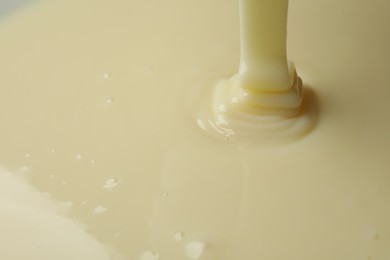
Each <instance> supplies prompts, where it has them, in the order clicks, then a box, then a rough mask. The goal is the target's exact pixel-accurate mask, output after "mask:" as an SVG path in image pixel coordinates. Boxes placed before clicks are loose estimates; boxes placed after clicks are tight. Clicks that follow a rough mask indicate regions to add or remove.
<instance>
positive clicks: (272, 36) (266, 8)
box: [198, 0, 316, 142]
mask: <svg viewBox="0 0 390 260" xmlns="http://www.w3.org/2000/svg"><path fill="white" fill-rule="evenodd" d="M288 4H289V1H288V0H276V1H275V0H262V1H259V0H240V1H239V6H240V8H239V9H240V41H241V51H240V54H241V61H240V67H239V72H238V73H237V74H236V75H234V76H233V77H231V78H228V79H223V80H220V81H219V82H217V83H215V84H216V86H215V87H212V86H211V87H210V86H208V87H209V88H213V90H212V91H208V92H207V94H205V96H206V97H204V98H203V99H205V101H203V103H201V106H202V108H201V112H200V115H199V119H198V124H199V126H200V127H201V128H202V129H204V130H206V131H208V132H209V133H213V134H217V135H220V136H222V137H224V138H230V139H232V140H233V139H234V140H235V141H249V142H253V141H257V140H261V141H263V142H264V141H265V140H269V139H271V138H274V139H275V140H276V141H278V142H281V141H283V140H284V139H287V140H294V139H297V138H301V137H302V136H304V135H305V134H307V133H308V132H309V131H310V129H311V128H312V127H313V124H314V121H315V114H316V111H315V110H316V108H315V104H314V100H313V96H312V95H311V94H310V92H309V91H308V90H304V89H303V86H302V85H303V84H302V80H301V79H300V78H299V76H298V75H297V72H296V70H295V67H294V65H293V64H292V63H288V61H287V49H286V48H287V46H286V41H287V14H288ZM304 92H305V93H304ZM304 96H305V101H304V103H303V98H304ZM208 102H211V103H212V107H211V111H210V110H208V107H209V106H208V105H207V103H208Z"/></svg>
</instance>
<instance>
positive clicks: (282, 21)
mask: <svg viewBox="0 0 390 260" xmlns="http://www.w3.org/2000/svg"><path fill="white" fill-rule="evenodd" d="M287 12H288V0H265V1H258V0H240V25H241V64H240V71H239V74H238V75H237V80H238V87H239V88H240V91H239V97H238V99H239V100H237V103H242V106H247V107H248V109H251V108H252V109H251V110H252V111H253V113H255V114H259V115H261V114H269V115H275V114H276V115H278V114H281V115H285V116H296V115H297V114H298V112H299V110H300V108H301V102H302V91H301V88H302V84H301V82H300V80H298V78H297V75H296V73H295V70H294V68H293V67H292V68H290V70H289V68H288V63H287V52H286V40H287V39H286V38H287Z"/></svg>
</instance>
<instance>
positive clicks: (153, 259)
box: [140, 251, 160, 260]
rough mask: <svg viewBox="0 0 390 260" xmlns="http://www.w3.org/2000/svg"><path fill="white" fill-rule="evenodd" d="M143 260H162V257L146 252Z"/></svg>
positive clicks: (142, 257)
mask: <svg viewBox="0 0 390 260" xmlns="http://www.w3.org/2000/svg"><path fill="white" fill-rule="evenodd" d="M140 259H141V260H158V259H160V256H159V255H158V254H156V253H153V252H151V251H145V252H143V253H142V255H141V258H140Z"/></svg>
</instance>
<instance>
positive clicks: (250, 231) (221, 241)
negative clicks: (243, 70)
mask: <svg viewBox="0 0 390 260" xmlns="http://www.w3.org/2000/svg"><path fill="white" fill-rule="evenodd" d="M237 8H238V6H237V1H236V0H229V1H222V0H216V1H206V0H201V1H178V0H169V1H150V0H146V1H142V2H137V3H136V2H135V1H120V0H115V1H110V3H108V2H107V1H103V0H94V1H83V2H80V1H75V0H69V1H46V2H42V3H38V4H35V5H33V6H31V7H29V8H27V9H23V10H20V11H17V12H15V13H13V14H12V15H9V16H8V17H6V18H3V19H2V20H1V21H0V37H1V41H0V57H1V60H0V71H1V76H0V89H1V91H2V95H1V96H0V99H1V100H0V118H1V122H0V125H1V129H2V131H1V135H0V143H1V147H0V159H1V162H2V164H3V165H4V166H5V167H7V168H8V169H11V170H12V171H20V170H22V171H23V172H24V173H23V175H25V177H26V178H28V179H29V180H30V183H31V185H33V186H34V187H35V189H37V190H39V191H40V192H47V193H49V194H50V197H51V199H54V200H57V201H60V202H64V203H66V204H67V206H68V213H67V214H66V215H67V216H68V218H70V219H72V220H73V221H75V222H77V223H83V225H84V226H85V230H84V233H83V232H81V231H80V230H79V231H77V232H76V231H75V232H73V233H72V232H65V231H64V232H61V231H60V230H59V232H61V233H62V234H63V236H66V237H67V238H68V239H70V240H77V238H79V239H81V238H80V237H81V236H84V235H85V232H87V233H88V234H89V236H88V237H87V238H85V239H90V240H91V242H88V243H91V244H90V246H91V247H96V248H97V247H98V246H97V245H96V244H94V243H98V242H96V241H99V243H102V244H105V245H107V246H108V247H110V248H113V249H114V250H115V251H116V252H118V254H119V255H122V256H123V258H124V259H173V260H181V259H210V260H219V259H223V260H237V259H271V260H281V259H294V260H295V259H296V260H298V259H299V260H302V259H303V260H309V259H310V260H311V259H317V260H322V259H323V260H325V259H327V260H328V259H335V260H344V259H383V260H384V259H388V258H389V257H390V250H389V248H390V221H389V219H390V199H389V198H390V173H389V171H390V161H389V160H388V154H389V153H390V139H389V138H388V136H389V131H390V120H389V118H388V115H387V114H388V111H389V109H390V103H389V102H388V100H387V97H388V96H389V95H390V89H389V87H388V86H389V83H390V81H389V79H388V76H387V74H388V71H389V66H388V59H387V56H386V54H387V53H389V47H388V46H390V35H389V32H388V30H385V29H384V28H386V24H389V22H390V18H388V14H387V13H388V12H387V10H389V8H390V4H389V2H386V1H376V2H375V3H371V2H367V3H360V2H359V3H356V1H352V0H350V1H349V0H348V1H343V2H340V1H336V0H332V1H308V0H300V1H291V3H290V16H289V41H288V50H289V58H290V59H291V60H293V61H294V63H295V64H296V67H297V70H298V72H299V74H300V76H301V77H302V78H303V79H304V82H305V84H306V85H308V86H310V87H311V88H312V89H313V90H314V93H315V96H316V97H317V100H318V101H319V106H320V113H319V118H318V122H317V124H316V127H315V129H314V130H313V131H312V132H311V133H310V134H309V135H308V136H306V137H305V138H303V139H301V140H299V141H297V142H293V143H288V144H279V145H261V144H258V143H256V144H250V143H249V144H248V143H245V144H240V143H233V142H230V140H229V139H226V140H219V139H215V138H213V137H212V136H208V135H207V134H206V133H204V132H203V131H201V130H200V129H199V127H198V126H197V124H196V115H197V114H196V113H197V111H198V110H197V109H198V108H197V107H196V104H197V101H196V97H198V96H199V93H201V92H202V91H203V88H204V86H205V85H207V84H208V82H210V81H212V80H215V79H216V78H218V77H223V76H228V75H232V74H234V73H235V72H236V71H237V68H238V65H239V42H238V41H239V25H238V11H237ZM1 175H2V176H7V175H5V173H1ZM20 189H21V188H20V187H18V186H17V185H16V186H15V191H16V190H20ZM14 196H16V195H12V196H9V197H7V198H5V202H2V204H3V205H14V203H13V198H15V197H14ZM42 196H43V195H42ZM25 204H28V203H27V202H26V203H20V204H15V205H20V207H19V209H20V210H22V209H25V206H24V205H25ZM26 207H27V206H26ZM4 208H5V210H7V208H6V207H4ZM25 210H26V215H29V214H33V213H29V211H28V210H27V209H25ZM9 212H10V211H8V213H7V214H11V213H9ZM50 214H52V213H50ZM4 216H6V215H3V214H2V215H1V217H0V218H1V222H0V228H1V229H4V228H5V227H6V225H9V224H8V222H7V221H6V218H5V217H4ZM31 216H32V215H31ZM61 218H62V217H61ZM63 218H65V217H63ZM23 222H24V221H22V220H21V221H20V223H14V226H15V230H16V229H17V227H23V226H22V223H23ZM69 225H70V224H69ZM74 225H76V224H74ZM41 227H42V228H47V226H45V225H44V223H41ZM18 232H19V233H18V234H20V236H26V237H28V235H31V236H34V233H31V232H32V231H31V230H30V229H28V228H25V232H22V230H20V231H18ZM82 234H84V235H82ZM52 236H53V235H51V234H49V233H48V234H47V237H52ZM85 236H87V235H85ZM1 239H2V240H1V243H2V245H6V246H10V248H13V247H12V246H15V245H16V244H18V243H21V242H20V241H10V240H7V239H6V238H5V237H1ZM88 241H89V240H88ZM93 241H95V242H93ZM35 242H36V241H31V243H32V245H34V243H35ZM56 243H57V247H55V246H52V247H45V248H40V247H39V245H38V242H37V244H36V245H37V246H36V247H35V248H34V250H38V251H39V250H41V251H40V252H50V253H51V254H56V253H57V254H60V250H57V249H58V248H60V245H61V244H63V242H61V240H58V242H56ZM21 247H22V248H23V244H22V243H21ZM31 248H33V247H31ZM31 248H30V249H31ZM56 248H57V249H56ZM67 248H69V250H72V251H75V252H81V251H82V250H83V249H84V248H85V247H80V246H74V245H72V244H69V245H68V247H67ZM30 249H29V250H30ZM16 250H17V249H15V250H10V252H9V254H10V257H9V258H10V259H28V258H21V257H19V258H17V257H16V256H18V255H17V254H16ZM31 250H33V249H31ZM91 250H92V251H93V249H91ZM99 250H101V249H99ZM99 250H97V251H94V252H98V253H99V252H102V253H101V254H102V259H105V258H104V257H105V256H103V254H104V253H105V252H104V253H103V251H99ZM92 251H91V252H92ZM75 254H77V253H75ZM99 254H100V253H99ZM0 255H1V254H0ZM12 257H14V258H12ZM69 259H86V258H85V257H84V258H83V257H78V256H74V257H73V258H72V257H70V258H69ZM95 259H98V258H95Z"/></svg>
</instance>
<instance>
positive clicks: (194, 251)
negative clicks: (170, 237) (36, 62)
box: [186, 242, 205, 260]
mask: <svg viewBox="0 0 390 260" xmlns="http://www.w3.org/2000/svg"><path fill="white" fill-rule="evenodd" d="M204 248H205V244H204V243H202V242H191V243H188V244H187V245H186V254H187V256H188V257H189V258H191V259H193V260H197V259H199V258H200V257H201V256H202V254H203V251H204Z"/></svg>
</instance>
